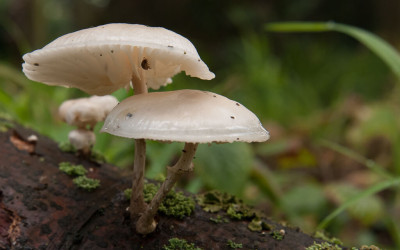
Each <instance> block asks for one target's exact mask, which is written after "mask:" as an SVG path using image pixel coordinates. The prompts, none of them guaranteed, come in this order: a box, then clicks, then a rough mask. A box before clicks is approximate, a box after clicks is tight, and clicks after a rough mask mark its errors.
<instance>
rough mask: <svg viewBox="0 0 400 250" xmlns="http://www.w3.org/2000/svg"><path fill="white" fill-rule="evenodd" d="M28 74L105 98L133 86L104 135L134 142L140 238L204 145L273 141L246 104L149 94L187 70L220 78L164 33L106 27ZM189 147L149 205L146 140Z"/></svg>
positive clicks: (85, 33)
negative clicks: (145, 188)
mask: <svg viewBox="0 0 400 250" xmlns="http://www.w3.org/2000/svg"><path fill="white" fill-rule="evenodd" d="M23 59H24V61H25V63H24V64H23V71H24V73H25V74H26V76H27V77H28V78H29V79H31V80H34V81H38V82H43V83H46V84H49V85H61V86H65V87H76V88H79V89H81V90H83V91H85V92H87V93H89V94H93V95H106V94H110V93H112V92H114V91H115V90H118V89H119V88H129V87H130V86H132V87H133V89H134V93H135V95H133V96H131V97H128V98H126V99H125V100H123V101H122V102H121V103H119V104H118V105H117V106H115V108H114V109H113V110H112V111H111V112H110V113H109V114H108V116H107V118H106V120H105V123H104V126H103V128H102V130H101V131H102V132H107V133H110V134H113V135H117V136H122V137H127V138H134V139H135V159H134V167H133V180H132V196H131V203H130V215H131V220H132V222H133V223H136V225H134V226H135V227H136V231H137V232H139V233H141V234H148V233H151V232H153V231H154V230H155V228H156V225H157V224H156V222H155V220H154V217H155V214H156V212H157V209H158V207H159V205H160V204H161V202H162V200H163V198H164V197H165V196H166V195H167V193H168V192H169V191H170V190H171V188H172V187H173V185H174V184H175V183H176V182H177V180H178V179H179V176H181V175H182V174H184V173H186V172H188V171H192V169H193V164H192V159H193V157H194V155H195V151H196V148H197V145H198V144H199V143H212V142H217V143H228V142H229V143H230V142H235V141H242V142H262V141H266V140H268V138H269V134H268V132H267V131H266V130H265V129H264V128H263V127H262V125H261V123H260V121H259V119H258V118H257V117H256V116H255V115H254V114H253V113H252V112H251V111H249V110H248V109H246V108H245V107H244V106H242V105H241V104H239V103H237V102H234V101H232V100H229V99H228V98H226V97H223V96H221V95H218V94H215V93H211V92H207V91H199V90H178V91H169V92H152V93H148V88H153V89H158V88H159V87H161V86H165V85H167V84H168V83H170V82H172V80H171V78H172V77H173V76H174V75H176V74H177V73H179V72H181V71H185V72H186V74H187V75H190V76H192V77H198V78H200V79H204V80H210V79H212V78H214V74H213V73H212V72H210V71H209V69H208V67H207V65H206V64H205V63H204V62H203V61H202V60H201V59H200V57H199V55H198V53H197V51H196V49H195V47H194V46H193V44H192V43H191V42H190V41H189V40H187V39H186V38H184V37H182V36H180V35H178V34H176V33H174V32H172V31H170V30H167V29H164V28H154V27H147V26H143V25H136V24H107V25H103V26H98V27H95V28H89V29H84V30H80V31H77V32H74V33H71V34H67V35H64V36H62V37H60V38H58V39H56V40H55V41H53V42H51V43H50V44H48V45H47V46H45V47H44V48H42V49H39V50H36V51H33V52H32V53H28V54H26V55H24V57H23ZM146 139H150V140H157V141H168V142H171V141H176V142H185V146H184V149H183V150H182V155H181V157H180V158H179V160H178V161H177V163H176V164H175V165H174V166H173V167H168V168H167V177H166V180H165V181H164V183H163V184H162V186H161V187H160V189H159V191H158V192H157V194H156V195H155V197H154V198H153V200H152V201H151V203H150V204H149V205H147V204H146V203H145V202H144V199H143V182H144V169H145V158H146V144H145V140H146Z"/></svg>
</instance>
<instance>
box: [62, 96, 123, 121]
mask: <svg viewBox="0 0 400 250" xmlns="http://www.w3.org/2000/svg"><path fill="white" fill-rule="evenodd" d="M117 104H118V100H117V99H116V98H115V97H114V96H110V95H107V96H91V97H84V98H78V99H72V100H68V101H65V102H63V103H62V104H61V106H60V107H59V109H58V113H59V116H60V118H61V119H62V120H63V121H65V122H66V123H68V124H70V125H73V126H77V127H80V128H84V127H86V126H87V125H89V126H91V127H93V126H95V125H96V123H98V122H100V121H104V119H105V118H106V116H107V115H108V113H110V111H111V110H112V109H113V108H114V107H115V106H116V105H117Z"/></svg>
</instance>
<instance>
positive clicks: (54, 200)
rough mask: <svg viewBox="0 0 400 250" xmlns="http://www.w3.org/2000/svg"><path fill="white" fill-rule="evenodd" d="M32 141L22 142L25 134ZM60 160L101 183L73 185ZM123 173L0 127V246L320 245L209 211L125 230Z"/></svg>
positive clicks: (294, 232)
mask: <svg viewBox="0 0 400 250" xmlns="http://www.w3.org/2000/svg"><path fill="white" fill-rule="evenodd" d="M32 134H34V135H36V136H37V137H38V141H37V143H36V144H35V143H31V142H28V141H27V139H26V138H28V136H30V135H32ZM60 162H71V163H74V164H82V165H83V166H84V167H85V168H86V169H88V170H89V169H91V170H92V171H89V172H88V174H87V175H88V177H91V178H97V179H100V181H101V186H100V188H98V189H96V190H94V191H91V192H88V191H85V190H82V189H79V188H77V187H76V186H75V185H74V184H73V183H72V178H71V177H69V176H68V175H66V174H65V173H63V172H61V171H60V170H59V169H58V164H59V163H60ZM130 178H131V175H130V173H126V172H125V171H122V170H121V169H118V168H117V167H115V166H112V165H110V164H98V163H95V162H92V161H89V160H87V159H84V158H80V157H77V156H76V155H74V154H71V153H65V152H62V151H61V150H60V149H59V148H58V145H57V144H56V143H55V142H54V141H52V140H50V139H49V138H47V137H44V136H42V135H40V134H38V133H36V132H34V131H32V130H30V129H26V128H23V127H21V126H19V125H17V124H16V125H14V127H13V128H10V129H8V131H6V132H0V249H162V248H163V246H164V245H168V240H169V239H171V238H174V237H176V238H180V239H185V240H187V241H188V242H190V243H194V244H195V245H196V246H197V247H200V248H202V249H232V248H230V247H229V246H228V244H227V241H228V240H231V241H233V242H235V243H241V244H242V245H243V249H305V247H306V246H310V245H312V244H313V242H314V241H317V242H321V240H318V239H315V238H313V237H311V236H309V235H307V234H304V233H302V232H301V231H300V230H299V229H298V228H291V227H284V226H282V225H280V224H278V223H275V222H273V221H271V220H268V223H269V224H271V225H274V226H275V227H276V228H275V229H276V230H280V229H284V230H285V236H284V238H283V240H276V239H274V238H273V237H272V236H271V235H270V233H271V232H270V231H265V230H264V231H263V232H252V231H250V230H249V229H248V228H247V224H248V222H247V221H235V220H231V221H230V222H228V223H219V224H216V223H214V222H212V221H211V220H210V218H211V217H213V218H215V217H216V216H217V214H211V213H207V212H204V211H203V210H202V209H201V208H200V207H199V206H198V205H196V208H195V212H194V213H193V214H192V215H191V216H190V217H187V218H185V219H183V220H179V219H175V218H171V217H168V216H163V215H158V216H157V220H158V227H157V229H156V231H155V232H154V233H152V234H150V235H147V236H142V235H138V234H136V233H135V232H133V231H132V230H131V229H130V226H129V225H130V223H129V216H128V213H127V212H126V208H127V207H128V206H129V202H128V201H127V200H126V199H125V197H124V195H123V190H124V189H126V188H129V186H130V184H131V182H130Z"/></svg>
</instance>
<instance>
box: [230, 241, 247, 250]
mask: <svg viewBox="0 0 400 250" xmlns="http://www.w3.org/2000/svg"><path fill="white" fill-rule="evenodd" d="M227 245H228V246H229V247H230V248H233V249H236V248H243V244H242V243H235V242H233V241H232V240H228V243H227Z"/></svg>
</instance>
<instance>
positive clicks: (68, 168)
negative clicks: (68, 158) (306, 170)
mask: <svg viewBox="0 0 400 250" xmlns="http://www.w3.org/2000/svg"><path fill="white" fill-rule="evenodd" d="M58 168H59V169H60V170H61V171H62V172H64V173H66V174H68V175H79V176H81V175H85V174H86V173H87V170H86V169H85V168H84V167H83V166H82V165H73V164H72V163H70V162H61V163H60V164H58Z"/></svg>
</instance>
